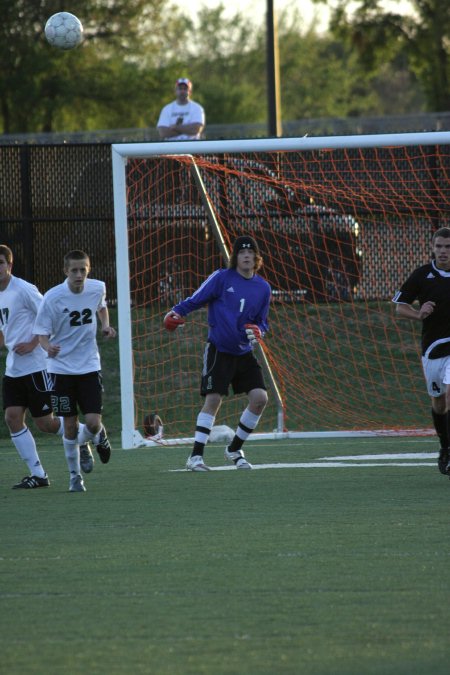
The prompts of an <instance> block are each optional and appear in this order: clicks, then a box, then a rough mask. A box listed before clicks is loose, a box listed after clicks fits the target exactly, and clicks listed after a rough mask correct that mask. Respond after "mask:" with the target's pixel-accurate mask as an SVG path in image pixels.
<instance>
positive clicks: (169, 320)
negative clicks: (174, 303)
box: [163, 310, 185, 333]
mask: <svg viewBox="0 0 450 675" xmlns="http://www.w3.org/2000/svg"><path fill="white" fill-rule="evenodd" d="M184 323H185V321H184V319H183V317H182V316H180V315H179V314H177V313H176V312H174V311H173V310H170V312H167V314H166V316H165V317H164V321H163V324H164V328H165V329H166V330H168V331H170V332H171V333H172V332H173V331H174V330H176V329H177V328H178V326H182V325H183V324H184Z"/></svg>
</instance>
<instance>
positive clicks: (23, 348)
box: [13, 335, 39, 356]
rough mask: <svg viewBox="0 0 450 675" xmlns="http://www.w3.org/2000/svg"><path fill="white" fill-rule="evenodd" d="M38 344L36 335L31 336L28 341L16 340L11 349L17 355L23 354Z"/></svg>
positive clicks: (29, 351)
mask: <svg viewBox="0 0 450 675" xmlns="http://www.w3.org/2000/svg"><path fill="white" fill-rule="evenodd" d="M38 344H39V337H38V336H37V335H34V336H33V339H32V340H29V341H28V342H18V343H17V344H16V345H14V347H13V351H14V352H15V353H16V354H19V356H24V355H25V354H30V353H31V352H32V351H33V350H34V349H36V347H37V346H38Z"/></svg>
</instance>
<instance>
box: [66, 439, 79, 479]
mask: <svg viewBox="0 0 450 675" xmlns="http://www.w3.org/2000/svg"><path fill="white" fill-rule="evenodd" d="M63 444H64V453H65V455H66V461H67V466H68V467H69V473H71V474H72V473H76V474H79V473H81V467H80V446H79V445H78V440H77V439H76V438H74V439H73V440H71V439H70V440H69V439H68V438H66V437H65V436H63Z"/></svg>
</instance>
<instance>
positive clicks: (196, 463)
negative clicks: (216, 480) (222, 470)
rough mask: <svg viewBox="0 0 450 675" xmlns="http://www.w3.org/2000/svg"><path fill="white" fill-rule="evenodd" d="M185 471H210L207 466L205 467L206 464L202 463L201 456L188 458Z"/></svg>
mask: <svg viewBox="0 0 450 675" xmlns="http://www.w3.org/2000/svg"><path fill="white" fill-rule="evenodd" d="M186 469H187V470H188V471H211V469H210V468H209V466H206V464H205V463H204V462H203V457H202V456H201V455H194V456H193V457H188V460H187V462H186Z"/></svg>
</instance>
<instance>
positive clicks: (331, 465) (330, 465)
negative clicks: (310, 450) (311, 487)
mask: <svg viewBox="0 0 450 675" xmlns="http://www.w3.org/2000/svg"><path fill="white" fill-rule="evenodd" d="M252 466H253V469H318V468H320V469H339V468H342V467H343V468H346V469H348V468H349V467H352V468H353V467H363V466H428V467H430V466H434V463H433V464H432V463H431V462H361V463H360V462H354V463H352V464H349V463H348V462H328V461H327V462H304V463H296V462H291V463H284V462H277V463H274V464H252ZM235 468H236V467H234V466H211V467H210V470H211V471H234V470H235ZM169 471H170V472H171V473H180V472H182V473H183V472H184V473H185V472H187V469H169ZM205 473H206V472H205Z"/></svg>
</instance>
